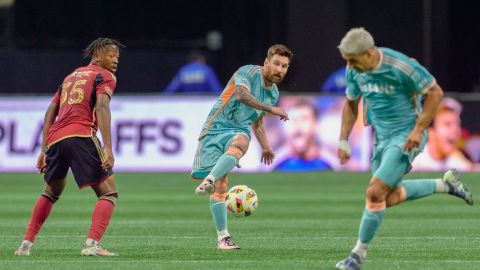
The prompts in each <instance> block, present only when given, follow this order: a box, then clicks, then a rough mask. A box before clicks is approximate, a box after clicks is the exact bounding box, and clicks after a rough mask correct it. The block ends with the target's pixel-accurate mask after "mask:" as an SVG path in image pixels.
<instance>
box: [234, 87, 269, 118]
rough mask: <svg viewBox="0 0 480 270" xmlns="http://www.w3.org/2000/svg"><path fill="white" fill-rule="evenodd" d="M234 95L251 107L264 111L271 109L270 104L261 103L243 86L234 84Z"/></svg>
mask: <svg viewBox="0 0 480 270" xmlns="http://www.w3.org/2000/svg"><path fill="white" fill-rule="evenodd" d="M235 95H236V97H237V100H238V101H240V102H242V103H243V104H245V105H247V106H249V107H252V108H254V109H257V110H262V111H265V112H270V111H271V110H272V106H270V105H268V104H265V103H262V102H260V101H258V100H257V99H256V98H255V97H254V96H253V95H252V94H251V93H250V92H249V91H248V89H247V88H246V87H245V86H241V85H239V86H236V87H235Z"/></svg>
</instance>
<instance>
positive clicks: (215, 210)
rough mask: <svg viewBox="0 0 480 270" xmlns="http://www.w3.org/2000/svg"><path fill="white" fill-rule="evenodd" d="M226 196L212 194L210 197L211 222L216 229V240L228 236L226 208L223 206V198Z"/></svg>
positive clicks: (216, 193)
mask: <svg viewBox="0 0 480 270" xmlns="http://www.w3.org/2000/svg"><path fill="white" fill-rule="evenodd" d="M226 195H227V194H225V193H223V194H220V193H218V192H215V193H213V194H212V195H211V196H210V211H211V212H212V217H213V222H214V223H215V228H216V229H217V235H218V238H219V239H218V240H219V241H220V240H221V239H222V238H224V237H226V236H229V234H228V230H227V207H226V206H225V197H226Z"/></svg>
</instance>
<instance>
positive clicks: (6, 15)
mask: <svg viewBox="0 0 480 270" xmlns="http://www.w3.org/2000/svg"><path fill="white" fill-rule="evenodd" d="M14 3H15V0H0V46H7V47H8V46H12V43H13V40H12V39H13V8H12V7H13V4H14Z"/></svg>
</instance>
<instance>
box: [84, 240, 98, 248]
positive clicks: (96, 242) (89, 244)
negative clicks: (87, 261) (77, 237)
mask: <svg viewBox="0 0 480 270" xmlns="http://www.w3.org/2000/svg"><path fill="white" fill-rule="evenodd" d="M85 244H86V245H87V246H93V245H98V241H95V240H93V239H91V238H87V241H85Z"/></svg>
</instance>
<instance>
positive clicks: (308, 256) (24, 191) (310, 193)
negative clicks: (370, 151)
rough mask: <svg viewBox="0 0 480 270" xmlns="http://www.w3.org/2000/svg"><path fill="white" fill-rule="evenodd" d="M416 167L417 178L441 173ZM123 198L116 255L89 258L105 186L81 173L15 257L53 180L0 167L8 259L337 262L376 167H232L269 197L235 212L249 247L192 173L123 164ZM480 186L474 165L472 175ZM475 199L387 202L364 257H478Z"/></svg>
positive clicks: (113, 232)
mask: <svg viewBox="0 0 480 270" xmlns="http://www.w3.org/2000/svg"><path fill="white" fill-rule="evenodd" d="M439 176H441V174H417V175H412V176H411V177H408V178H428V177H439ZM116 178H117V183H118V184H117V187H118V190H119V192H120V197H119V203H118V206H117V208H116V210H115V213H114V216H113V219H112V221H111V223H110V227H109V229H108V230H107V233H106V235H105V237H104V239H103V241H102V244H103V246H104V247H105V248H106V249H111V250H113V251H117V252H119V253H120V254H121V256H120V257H118V258H83V257H81V256H79V252H80V248H81V245H82V243H83V241H84V238H85V237H86V234H87V233H88V228H89V225H90V218H91V212H92V210H93V206H94V205H95V200H96V198H95V196H94V194H93V192H92V191H91V190H89V189H85V190H81V191H79V190H78V189H77V187H76V184H75V183H74V182H73V180H72V179H71V176H70V179H69V185H68V186H67V189H66V191H65V193H64V195H63V196H62V198H61V199H60V201H59V202H58V203H57V204H56V205H55V207H54V210H53V212H52V214H51V216H50V218H49V220H47V222H46V224H45V226H44V228H43V229H42V231H41V232H40V235H39V237H38V238H37V241H36V244H35V247H34V249H33V251H32V256H31V257H30V258H17V257H14V256H13V255H12V254H13V251H14V250H15V249H16V248H17V246H18V244H19V243H20V241H21V237H22V235H23V233H24V231H25V227H26V223H27V222H28V218H29V215H30V211H31V208H32V206H33V204H34V203H35V201H36V200H37V198H38V196H39V195H40V194H41V192H42V190H43V182H42V180H41V176H39V175H38V174H0V184H1V185H2V188H1V189H0V220H1V221H2V222H0V269H25V268H27V267H28V268H35V269H88V268H95V269H116V270H117V269H216V268H222V269H247V268H248V269H276V270H277V269H333V266H334V264H335V262H336V261H337V260H339V259H342V258H343V257H345V256H346V255H347V254H348V252H349V251H350V249H351V248H352V245H353V244H354V243H355V240H356V235H357V229H358V223H359V219H360V217H361V214H362V211H363V208H364V205H363V204H364V191H365V189H366V186H367V184H368V180H369V175H368V174H362V173H358V174H357V173H330V172H328V173H302V174H279V173H269V174H233V175H231V177H230V184H231V185H235V184H247V185H249V186H251V187H252V188H254V189H255V191H256V192H257V193H258V195H259V198H260V205H259V209H258V211H257V212H256V213H255V214H254V215H253V216H252V217H250V218H247V219H238V218H233V217H230V218H229V230H230V232H231V233H232V235H233V236H234V237H235V239H236V240H237V242H238V243H239V244H240V245H241V246H242V250H239V251H235V252H222V251H218V250H217V249H216V245H215V243H216V235H215V231H214V227H213V224H212V221H211V217H210V212H209V208H208V200H207V198H199V197H195V196H194V195H193V190H194V188H195V186H196V185H197V184H198V182H197V181H191V180H189V176H188V174H117V176H116ZM463 178H464V179H465V181H466V182H467V184H469V186H471V188H472V190H473V192H474V195H475V194H476V192H475V191H476V190H480V182H479V181H478V179H476V178H477V176H476V174H466V175H464V177H463ZM479 223H480V222H479V221H478V210H477V206H474V207H469V206H467V205H466V204H465V203H463V202H462V201H461V200H459V199H457V198H453V197H451V196H447V195H438V196H431V197H429V198H425V199H422V200H419V201H415V202H408V203H405V204H403V205H401V206H399V207H395V208H392V209H388V210H387V213H386V216H385V219H384V223H383V224H382V228H381V230H380V231H379V234H378V236H377V238H376V239H375V240H374V243H373V245H372V247H371V249H370V251H369V258H368V260H367V262H366V264H365V269H480V262H479V259H478V254H479V249H480V237H479V236H480V226H479V225H480V224H479Z"/></svg>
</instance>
